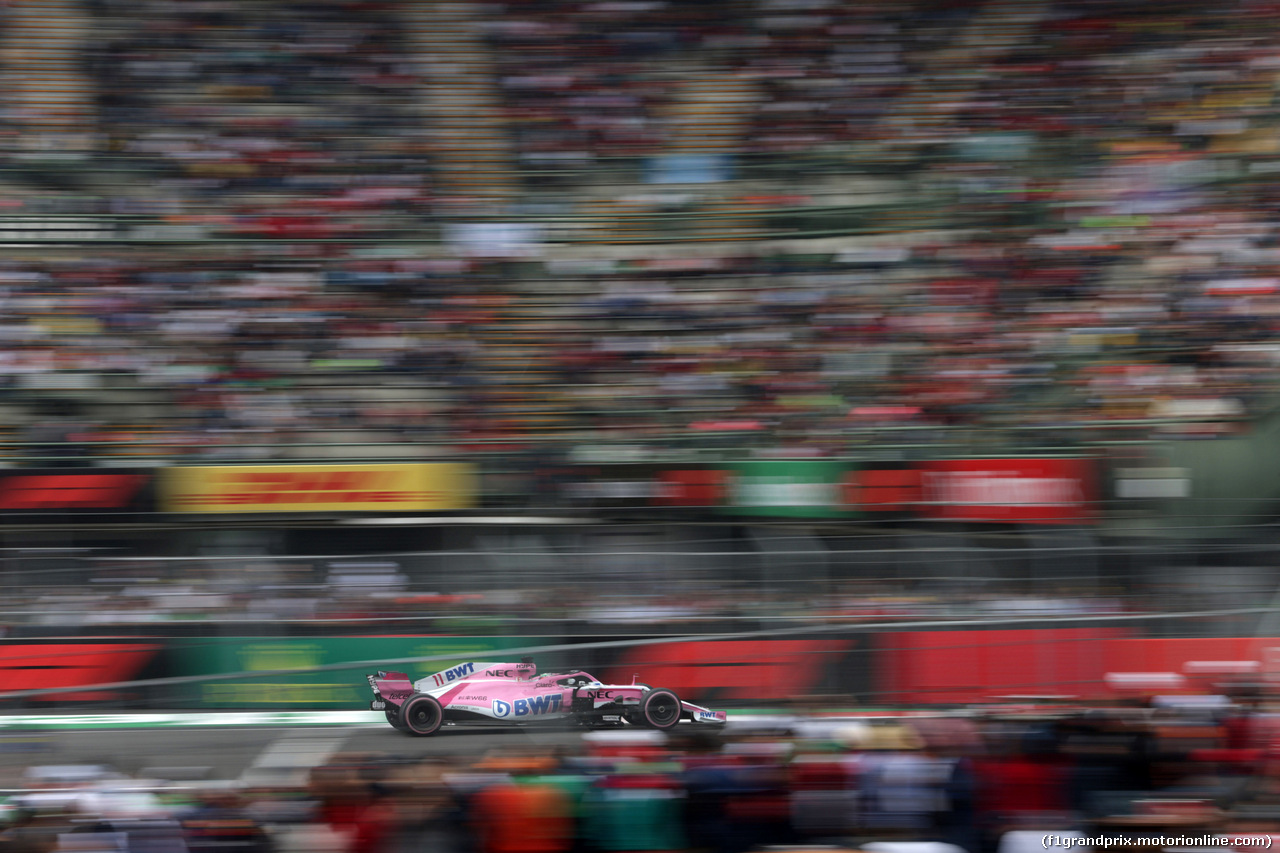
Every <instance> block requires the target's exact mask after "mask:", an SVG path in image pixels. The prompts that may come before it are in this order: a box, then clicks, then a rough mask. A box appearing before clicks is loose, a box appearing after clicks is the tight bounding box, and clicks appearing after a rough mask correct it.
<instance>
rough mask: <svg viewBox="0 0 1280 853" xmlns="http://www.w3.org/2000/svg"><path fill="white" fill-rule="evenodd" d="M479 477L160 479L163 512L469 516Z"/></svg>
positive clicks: (287, 472) (365, 471)
mask: <svg viewBox="0 0 1280 853" xmlns="http://www.w3.org/2000/svg"><path fill="white" fill-rule="evenodd" d="M475 491H476V490H475V475H474V472H473V470H472V466H471V465H469V464H467V463H462V462H424V463H415V464H382V463H375V464H367V465H192V466H180V467H176V468H166V469H165V470H164V472H163V476H161V478H160V507H161V510H162V511H164V512H186V513H192V512H195V513H250V512H431V511H439V510H454V509H468V508H470V507H471V506H473V505H474V502H475Z"/></svg>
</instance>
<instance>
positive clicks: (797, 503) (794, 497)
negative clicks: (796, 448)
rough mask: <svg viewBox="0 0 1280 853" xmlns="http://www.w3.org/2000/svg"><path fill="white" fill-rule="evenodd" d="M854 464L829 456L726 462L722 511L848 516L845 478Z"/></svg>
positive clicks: (740, 513) (849, 514)
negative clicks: (726, 483) (726, 484)
mask: <svg viewBox="0 0 1280 853" xmlns="http://www.w3.org/2000/svg"><path fill="white" fill-rule="evenodd" d="M851 471H853V466H852V465H851V464H850V463H849V462H847V461H844V460H831V459H758V460H749V461H744V462H735V463H733V464H732V465H730V466H729V495H728V498H729V500H728V504H729V505H728V506H727V507H725V508H724V511H725V512H728V513H731V514H734V515H761V516H784V517H788V518H849V517H852V516H853V515H855V514H856V510H855V509H854V508H853V507H852V506H849V505H847V504H846V502H845V494H846V491H847V490H846V480H847V478H848V476H849V474H850V472H851Z"/></svg>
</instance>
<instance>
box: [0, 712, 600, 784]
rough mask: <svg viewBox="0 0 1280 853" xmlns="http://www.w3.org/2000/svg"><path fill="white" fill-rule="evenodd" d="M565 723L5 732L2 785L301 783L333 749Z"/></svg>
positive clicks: (461, 743)
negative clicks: (107, 775) (117, 776)
mask: <svg viewBox="0 0 1280 853" xmlns="http://www.w3.org/2000/svg"><path fill="white" fill-rule="evenodd" d="M582 734H583V733H582V730H581V729H572V728H568V727H561V726H555V727H552V726H530V727H521V728H516V727H511V728H506V727H503V728H480V727H457V728H453V727H450V728H446V729H443V730H441V731H440V732H439V733H438V734H436V735H434V736H432V737H426V738H415V737H409V736H407V735H404V734H401V733H400V732H398V731H396V730H395V729H393V728H391V726H389V725H386V724H354V725H327V726H307V727H289V726H228V727H210V726H205V727H191V728H164V729H155V728H141V729H96V730H95V729H75V730H67V731H12V730H10V731H4V732H0V788H3V789H8V790H13V789H15V788H21V787H25V785H24V784H23V777H24V774H25V773H26V771H27V768H29V767H36V766H45V767H47V766H50V765H83V764H103V765H110V766H111V767H112V768H114V769H116V770H118V771H120V772H122V773H125V774H126V775H129V776H134V777H150V778H154V777H157V776H158V777H164V778H169V779H182V780H184V781H186V780H190V781H195V780H240V781H244V782H246V783H250V784H269V783H272V782H277V783H281V784H296V783H299V782H300V781H302V780H304V779H305V777H306V773H307V771H308V770H309V768H310V767H313V766H315V765H318V764H323V763H324V762H325V761H327V760H328V759H329V758H330V757H332V756H333V755H337V754H341V753H348V754H349V753H361V754H365V755H376V754H382V755H388V756H398V757H406V758H408V757H429V756H468V757H471V758H479V757H481V756H483V755H485V754H487V753H489V752H490V751H494V750H501V751H504V752H513V751H519V750H521V749H522V748H551V747H555V746H561V745H571V744H575V743H578V742H579V739H580V738H581V737H582Z"/></svg>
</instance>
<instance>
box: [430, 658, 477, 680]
mask: <svg viewBox="0 0 1280 853" xmlns="http://www.w3.org/2000/svg"><path fill="white" fill-rule="evenodd" d="M475 669H476V665H475V664H474V663H464V664H461V665H460V666H455V667H454V668H453V669H446V670H445V671H444V672H437V673H436V674H435V675H433V676H431V677H432V678H433V679H435V682H436V684H437V685H441V684H448V683H449V682H450V681H453V680H454V679H455V678H460V677H461V676H464V675H470V674H471V673H473V672H475Z"/></svg>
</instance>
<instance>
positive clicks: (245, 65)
mask: <svg viewBox="0 0 1280 853" xmlns="http://www.w3.org/2000/svg"><path fill="white" fill-rule="evenodd" d="M1273 5H1274V4H1271V3H1268V2H1262V0H1232V2H1230V3H1229V4H1227V5H1226V6H1223V5H1221V4H1203V3H1193V2H1175V3H1165V4H1160V5H1159V6H1158V7H1153V6H1151V4H1148V3H1141V2H1134V0H1057V2H1048V0H1044V2H1004V0H989V1H988V2H976V0H973V2H968V1H967V0H918V2H916V3H914V4H911V3H907V4H901V3H857V4H852V3H841V2H836V0H803V1H802V0H769V2H762V3H758V4H754V5H746V4H742V5H739V6H732V7H723V6H716V7H714V8H713V7H711V6H709V5H707V4H705V3H692V2H680V1H679V0H668V2H645V3H583V2H570V0H545V2H544V1H543V0H539V2H532V1H530V2H508V3H494V4H485V5H484V6H476V7H475V8H474V9H472V10H471V12H470V13H468V14H473V19H472V23H473V24H474V26H475V28H476V32H477V33H478V34H479V37H478V39H477V44H480V45H482V46H483V47H484V49H485V51H486V55H487V57H488V59H487V65H485V66H484V67H487V68H488V69H489V72H488V73H490V74H491V76H492V83H493V86H494V88H495V91H496V92H497V93H498V103H499V105H500V110H499V112H500V114H501V125H500V126H501V128H502V132H503V133H504V134H505V135H506V136H507V137H508V138H509V140H510V142H511V145H512V152H513V157H514V160H515V163H514V164H513V168H514V169H515V171H516V172H517V173H521V170H523V174H524V176H525V178H526V179H527V180H524V182H523V183H520V182H517V183H519V186H518V187H517V196H516V198H515V199H508V200H506V201H504V202H501V203H499V201H497V200H494V199H485V198H481V197H468V196H465V195H463V194H461V192H460V191H459V190H458V189H457V188H455V187H453V186H451V185H450V184H449V182H448V181H447V180H445V179H444V178H443V177H442V176H441V175H440V174H439V170H440V165H441V158H442V157H443V156H444V154H443V153H442V152H441V151H440V150H439V149H438V147H435V146H434V143H433V142H432V141H431V140H432V137H431V136H430V134H429V133H427V132H426V131H427V130H428V129H429V128H430V125H431V121H432V112H431V111H432V104H433V101H432V100H431V97H432V96H431V95H430V92H431V89H430V85H429V84H431V83H432V81H433V79H434V78H433V75H435V77H438V76H439V75H441V74H442V73H444V71H445V69H441V68H437V67H434V66H432V65H431V64H430V63H427V62H423V61H421V60H420V58H419V56H418V53H417V51H418V48H417V47H416V46H415V45H416V44H417V43H416V42H415V38H418V37H419V36H417V35H412V34H411V32H410V29H411V28H409V27H407V24H406V21H407V19H406V18H405V17H404V15H405V11H404V9H403V8H402V7H401V6H400V5H398V4H387V3H372V2H354V0H324V1H323V2H321V0H317V2H310V3H298V4H252V3H241V2H232V0H227V2H201V3H171V2H149V3H119V2H110V0H102V2H96V3H91V4H86V5H85V7H84V9H85V10H86V14H87V15H89V16H90V18H91V21H92V23H93V27H94V28H95V29H94V32H95V33H96V34H98V37H95V38H94V39H91V40H88V41H86V43H85V45H84V47H83V48H82V51H81V53H82V54H83V55H82V62H81V67H82V71H83V74H84V75H85V77H86V79H87V80H88V81H89V82H90V84H91V85H92V88H93V90H94V91H95V92H96V93H97V99H96V111H97V115H96V119H95V121H96V125H95V128H94V130H95V134H94V136H93V138H94V139H95V140H97V141H96V143H95V145H96V147H95V148H94V149H93V150H92V151H90V152H89V153H88V155H86V157H85V159H84V160H83V161H81V162H78V163H76V164H74V165H73V166H72V167H68V168H65V169H62V174H61V175H60V178H59V182H57V183H51V182H50V181H48V180H46V178H45V177H41V174H42V173H40V170H39V168H38V166H33V165H32V164H31V163H29V162H27V161H21V160H18V159H13V160H11V161H10V162H9V163H8V168H7V169H6V171H5V172H4V174H3V175H2V176H0V178H2V179H3V189H4V192H5V196H6V199H5V209H6V211H7V212H8V213H9V214H12V215H13V216H14V217H22V216H27V215H35V216H49V215H54V214H57V215H63V214H73V213H74V214H76V215H85V216H99V215H100V216H106V217H115V218H116V219H118V220H119V221H125V222H133V221H146V222H148V223H151V224H152V225H153V226H155V227H157V228H161V229H162V231H161V232H157V233H163V234H168V235H170V236H172V235H175V234H178V235H186V236H184V237H182V238H181V239H176V240H172V241H170V242H164V241H161V242H147V241H145V240H144V241H141V242H138V243H133V244H128V245H126V244H123V243H116V242H111V241H108V242H100V243H84V244H81V245H78V246H75V247H73V248H71V249H69V250H66V251H62V250H60V251H58V252H56V253H54V252H47V253H40V252H33V251H31V250H30V246H27V247H24V248H20V249H18V250H16V251H13V252H12V253H10V254H9V256H8V257H7V258H4V259H0V260H2V262H0V310H2V312H3V324H2V330H0V334H3V342H4V349H3V352H0V387H3V388H4V389H6V391H5V395H4V398H3V402H5V403H7V409H8V410H9V418H8V422H9V423H10V424H11V425H12V426H11V429H10V433H9V435H8V438H9V439H11V440H12V442H14V450H13V453H14V454H15V455H26V456H28V457H33V458H45V459H49V458H51V457H59V456H62V457H65V456H68V455H70V456H76V455H81V456H83V455H96V454H100V453H125V452H130V453H134V454H141V455H153V456H161V457H166V456H167V457H181V458H187V457H192V458H200V457H215V458H227V457H234V458H263V457H267V458H271V457H281V456H283V457H287V458H302V457H306V458H316V457H321V458H324V457H331V456H353V455H366V456H368V455H379V456H403V455H404V454H405V453H406V452H410V451H406V449H405V448H406V447H412V448H422V449H421V450H419V449H415V450H413V451H412V453H413V454H414V455H429V454H431V453H433V452H434V453H438V454H440V455H447V454H448V455H451V454H457V453H459V452H464V453H465V452H475V451H480V450H490V451H494V452H509V451H512V450H516V449H522V448H529V447H543V446H545V444H546V443H547V442H554V443H556V444H557V445H560V446H564V447H567V448H573V447H590V446H592V445H595V444H599V443H600V442H602V441H617V442H630V443H638V444H646V445H649V446H652V447H655V448H690V447H692V448H700V447H719V446H722V445H724V444H725V443H726V442H728V443H730V444H732V445H734V446H738V447H783V448H786V449H790V450H795V451H803V452H808V453H814V454H821V453H840V452H843V451H847V450H849V449H850V448H851V446H855V445H857V444H858V443H860V442H865V441H868V440H870V439H871V438H873V437H875V436H877V435H879V434H882V433H880V432H878V431H883V430H886V429H888V430H898V429H900V428H902V427H912V428H913V429H914V430H917V431H916V432H912V433H910V434H911V435H912V436H913V437H919V436H924V437H926V438H928V437H931V436H935V433H934V432H930V431H929V430H936V431H940V433H941V432H942V431H947V430H949V431H951V433H953V434H954V433H956V432H963V431H965V430H971V431H975V432H981V433H985V434H988V435H990V436H992V437H991V438H990V442H991V443H1001V444H1003V445H1005V446H1009V445H1016V444H1018V443H1019V442H1024V443H1026V442H1035V441H1041V442H1043V441H1044V438H1045V436H1046V435H1047V434H1049V433H1047V432H1046V430H1060V432H1059V433H1053V435H1054V436H1055V440H1058V441H1062V440H1069V439H1063V438H1062V436H1064V435H1067V436H1074V437H1075V439H1076V440H1081V439H1082V438H1083V439H1089V438H1094V437H1097V436H1098V435H1099V434H1100V433H1099V432H1098V430H1102V429H1104V427H1105V425H1106V424H1116V425H1121V424H1133V422H1134V421H1139V422H1141V423H1140V425H1139V426H1138V427H1137V437H1147V436H1150V435H1152V434H1153V431H1155V433H1156V434H1161V435H1182V436H1199V435H1221V434H1223V433H1229V432H1232V431H1234V430H1236V429H1237V428H1238V424H1239V423H1240V421H1242V420H1243V419H1244V418H1247V417H1248V416H1249V415H1251V414H1254V413H1258V412H1262V411H1265V410H1266V408H1267V407H1268V405H1269V400H1270V399H1271V396H1272V394H1273V391H1274V382H1273V376H1274V368H1275V365H1276V362H1277V358H1278V353H1280V345H1278V342H1277V340H1276V334H1275V324H1274V322H1273V320H1272V317H1273V316H1274V315H1275V314H1276V312H1277V306H1278V305H1280V284H1278V281H1277V279H1276V278H1275V277H1274V276H1273V275H1271V267H1272V265H1273V264H1274V262H1275V259H1276V257H1277V255H1276V253H1277V251H1280V250H1278V249H1277V248H1276V245H1277V223H1276V221H1275V217H1274V215H1273V213H1272V207H1273V203H1274V201H1275V199H1276V197H1277V194H1276V190H1275V184H1274V179H1273V178H1272V177H1271V176H1272V175H1273V174H1276V169H1275V166H1276V162H1277V161H1276V160H1275V159H1273V158H1275V157H1276V155H1277V153H1280V144H1278V143H1277V142H1276V139H1277V136H1276V129H1277V121H1276V119H1277V111H1276V108H1275V105H1274V103H1273V102H1274V89H1275V82H1276V74H1277V63H1278V62H1280V60H1277V58H1276V57H1277V56H1280V54H1278V53H1277V48H1280V41H1278V40H1277V37H1276V33H1275V32H1273V30H1274V27H1272V26H1271V23H1270V22H1271V21H1272V15H1273V13H1274V8H1273ZM11 14H12V12H11ZM426 37H428V38H429V37H430V33H428V34H427V36H426ZM472 72H474V69H473V70H472ZM472 72H469V73H472ZM695 85H696V86H703V87H709V89H710V90H712V91H713V90H714V89H715V87H717V86H723V87H727V88H728V89H729V90H732V91H733V92H734V93H736V94H735V95H734V98H733V99H731V101H730V104H731V106H730V107H724V106H723V105H719V106H715V107H712V106H706V105H704V106H706V109H707V110H708V111H709V113H708V115H710V116H711V118H707V119H706V120H707V121H717V122H720V125H721V130H720V131H717V132H718V133H720V135H719V136H717V137H716V139H717V140H718V142H717V145H718V146H719V147H718V148H717V149H716V150H715V151H714V158H715V162H716V163H717V164H718V165H717V166H715V167H714V168H712V169H710V171H709V172H707V173H706V174H703V173H700V172H699V169H698V168H693V169H692V173H689V172H687V171H686V172H681V170H680V169H679V168H676V169H674V170H673V169H669V168H666V167H665V166H664V165H663V164H664V162H666V163H667V166H670V165H671V163H669V162H667V161H669V160H671V158H675V159H676V160H679V158H681V157H687V156H689V155H690V154H691V152H692V154H693V155H695V159H696V155H697V150H696V147H694V148H691V147H690V146H691V145H692V143H691V142H690V138H691V136H690V134H691V133H692V136H693V138H694V139H695V141H696V136H697V132H698V131H697V130H696V128H697V127H698V125H697V113H696V111H695V112H693V113H692V114H691V113H690V112H689V111H690V110H692V109H693V107H691V106H690V101H689V98H690V97H691V95H690V92H691V91H692V90H691V89H690V87H692V86H695ZM698 91H703V90H701V89H699V90H698ZM743 93H745V94H743ZM704 94H705V93H704ZM739 95H741V97H739ZM708 97H710V96H708ZM695 106H696V104H695ZM716 110H720V112H716ZM725 110H728V112H724V111H725ZM691 115H692V117H690V116H691ZM9 118H10V121H9V123H8V124H7V125H6V127H7V130H8V138H9V139H10V140H14V139H16V138H18V137H20V136H21V134H22V133H23V132H25V131H23V130H22V128H23V125H22V124H21V121H20V120H19V119H21V116H10V117H9ZM682 122H683V124H682ZM690 122H692V124H690ZM723 126H732V127H733V128H736V129H735V130H734V131H733V132H734V134H736V136H735V137H734V139H735V143H734V145H733V146H730V147H729V148H728V149H725V146H724V139H725V138H726V137H725V136H724V133H727V132H728V131H724V130H723ZM689 127H694V128H695V130H694V131H692V132H690V131H689V130H688V128H689ZM707 133H708V134H710V133H711V131H710V130H707ZM673 162H674V161H673ZM682 162H683V161H682ZM698 162H702V161H698ZM686 165H687V164H686ZM676 173H680V174H683V175H684V177H683V178H680V180H681V181H687V182H685V183H681V184H679V185H668V184H666V183H661V182H663V181H667V180H674V178H671V175H673V174H676ZM548 175H550V176H552V177H554V181H553V182H552V186H551V187H550V188H548V186H547V185H546V181H545V180H544V179H545V178H547V177H548ZM662 175H666V176H667V177H665V178H664V177H662ZM860 187H861V188H863V189H859V188H860ZM867 187H874V188H875V189H874V192H871V191H869V190H866V188H867ZM867 192H871V194H872V195H874V197H875V198H876V199H877V201H876V202H875V203H874V204H868V203H865V202H864V201H862V200H860V199H862V198H863V197H864V196H866V195H867ZM602 193H603V194H604V196H603V197H604V199H605V200H606V201H614V202H623V201H625V202H626V203H627V204H631V205H633V207H634V208H635V209H637V210H641V211H648V212H649V213H652V214H654V218H653V220H652V221H654V222H657V221H659V220H661V216H659V215H658V214H661V213H662V212H663V211H666V212H668V213H671V212H673V211H674V212H675V213H677V214H678V215H679V216H682V217H685V218H684V219H679V222H682V223H687V224H688V227H687V228H686V227H685V226H682V225H680V226H677V227H675V228H673V229H671V230H669V231H668V232H667V233H668V235H669V238H670V239H679V238H683V237H687V236H689V235H690V234H693V233H697V234H702V235H703V237H704V238H705V239H706V240H707V241H710V242H707V243H706V244H703V245H695V246H694V248H690V247H689V244H682V245H674V244H664V243H663V242H662V239H661V237H660V236H658V235H657V234H656V232H654V233H649V234H648V235H647V237H644V239H646V240H655V241H657V242H654V243H652V244H651V245H649V246H646V247H643V248H639V249H637V247H636V246H621V245H616V244H612V245H611V238H609V237H608V236H607V234H606V235H605V236H604V237H600V236H598V235H597V238H596V239H597V243H602V244H603V245H593V246H592V247H591V248H592V250H593V251H592V252H591V253H589V254H590V257H589V258H588V257H587V256H586V255H584V254H583V253H581V252H578V251H577V248H581V247H576V248H575V247H573V246H567V245H565V244H564V243H560V242H557V241H556V240H553V239H551V238H547V239H546V240H544V241H542V242H539V241H538V240H534V241H533V244H532V245H529V246H523V247H522V249H521V252H520V254H522V255H524V257H521V258H510V257H501V256H502V255H504V254H509V249H510V247H507V246H502V245H498V244H499V243H501V240H500V239H499V238H498V236H496V235H498V234H499V233H500V231H485V230H483V228H482V229H481V230H480V231H476V232H472V233H473V238H472V239H470V240H469V241H463V242H455V243H450V242H448V240H449V238H448V237H447V235H448V234H451V233H457V232H456V228H455V229H454V230H453V231H451V230H450V229H451V228H454V226H459V225H464V226H465V225H473V226H485V225H486V224H488V225H495V224H496V225H498V226H503V227H505V226H511V227H514V228H519V227H520V226H522V225H528V224H533V225H537V226H539V227H540V224H545V222H546V221H547V217H548V216H550V217H551V219H555V217H556V216H560V217H569V218H574V217H577V218H578V219H582V218H584V217H586V218H590V216H591V215H592V214H591V211H593V210H595V211H597V214H596V215H597V218H598V219H599V220H600V222H598V223H597V224H598V225H600V226H601V227H602V228H604V229H605V230H606V231H607V230H608V229H609V228H610V227H613V226H611V225H610V222H609V218H610V214H607V213H604V212H601V211H603V210H605V208H600V207H599V203H600V202H601V199H602V195H601V194H602ZM673 193H674V195H673ZM860 193H861V194H862V195H860ZM610 194H612V196H611V195H610ZM677 196H678V198H676V197H677ZM673 199H675V200H674V201H673ZM726 204H727V205H728V206H729V207H728V208H726V207H725V205H726ZM592 205H595V206H594V207H593V206H592ZM673 205H674V207H673ZM677 208H678V210H677ZM730 208H731V209H733V210H735V211H737V212H738V213H744V211H745V212H746V213H745V214H744V215H743V216H742V217H740V218H739V220H738V221H739V225H740V226H741V229H739V233H738V236H742V235H743V234H747V235H750V234H755V235H756V237H757V238H758V239H748V240H739V241H737V242H733V243H727V242H724V241H719V240H716V239H715V237H716V235H715V234H713V233H710V232H709V231H707V229H711V231H714V230H715V227H716V226H715V223H717V222H722V221H723V220H722V219H718V218H717V216H718V215H719V214H716V213H715V211H716V210H719V211H721V213H723V211H724V210H725V209H730ZM746 214H749V215H746ZM16 221H19V220H17V219H15V222H16ZM645 221H649V220H645ZM673 221H674V220H673ZM614 225H616V230H617V233H616V234H615V237H616V238H617V240H621V239H622V237H621V236H619V235H622V232H623V231H626V230H627V228H629V227H630V226H625V224H624V223H614ZM624 226H625V227H624ZM636 227H637V228H640V229H641V230H644V229H645V228H646V227H647V226H645V225H643V224H640V225H637V226H636ZM163 229H168V230H163ZM129 233H134V232H129ZM530 233H535V232H530ZM593 233H595V232H593ZM842 233H844V234H857V233H862V234H864V235H867V234H871V235H873V236H863V237H861V238H858V239H852V238H850V239H846V240H840V239H835V242H834V243H833V242H832V239H834V238H831V236H830V235H832V234H842ZM475 234H479V235H481V236H480V237H479V238H475V236H474V235H475ZM486 234H487V235H489V237H488V238H486V237H484V235H486ZM726 234H728V232H727V231H726V232H725V233H724V234H722V235H720V236H725V235H726ZM423 235H427V237H425V238H424V237H423ZM806 235H810V236H813V235H822V236H823V238H824V239H815V240H812V241H807V242H806V241H798V240H796V239H791V240H785V241H780V240H775V239H766V238H768V237H770V236H773V237H777V236H785V237H792V238H797V237H803V236H806ZM125 236H128V234H126V235H125ZM135 236H136V235H135ZM415 239H422V240H423V242H422V243H420V244H417V243H415V242H414V241H415ZM434 239H443V240H445V242H444V243H443V244H441V245H439V246H437V247H436V248H434V249H430V250H427V251H424V246H425V245H426V243H427V241H428V240H434ZM558 239H559V238H557V240H558ZM246 241H247V242H246ZM1099 424H1101V425H1104V426H1098V425H1099ZM1082 425H1091V426H1089V427H1088V428H1087V429H1082ZM921 429H925V430H926V431H925V432H923V433H921V432H918V430H921ZM940 433H939V434H940ZM920 440H922V441H923V440H925V438H921V439H920ZM18 445H21V447H20V448H19V447H18Z"/></svg>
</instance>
